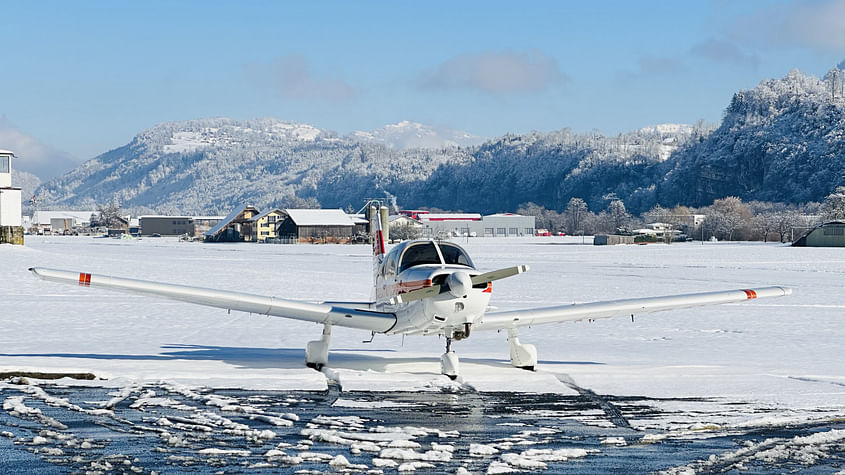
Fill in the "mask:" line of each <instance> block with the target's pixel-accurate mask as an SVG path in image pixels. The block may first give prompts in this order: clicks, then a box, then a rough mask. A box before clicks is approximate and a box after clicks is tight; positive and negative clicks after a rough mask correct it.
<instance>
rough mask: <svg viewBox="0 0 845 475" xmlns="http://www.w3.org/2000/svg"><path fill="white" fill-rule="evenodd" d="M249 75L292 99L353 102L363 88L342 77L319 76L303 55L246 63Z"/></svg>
mask: <svg viewBox="0 0 845 475" xmlns="http://www.w3.org/2000/svg"><path fill="white" fill-rule="evenodd" d="M245 70H246V73H247V75H248V76H250V77H251V78H253V79H254V80H255V81H256V82H258V83H259V84H261V85H263V86H265V87H269V88H271V89H273V90H274V91H276V92H277V93H279V94H280V95H281V96H282V97H286V98H290V99H319V100H324V101H326V102H330V103H343V102H349V101H351V100H353V99H355V98H356V97H358V95H360V92H361V91H360V89H359V88H357V87H355V86H353V85H351V84H350V83H348V82H347V81H345V80H344V79H342V78H340V77H333V76H328V75H326V76H323V77H319V76H317V75H315V74H314V73H312V71H311V63H310V62H309V61H308V59H307V58H305V57H304V56H302V55H286V56H282V57H280V58H278V59H276V60H275V61H273V62H272V63H270V64H263V63H250V64H247V65H245Z"/></svg>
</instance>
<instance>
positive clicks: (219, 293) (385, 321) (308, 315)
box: [29, 267, 396, 333]
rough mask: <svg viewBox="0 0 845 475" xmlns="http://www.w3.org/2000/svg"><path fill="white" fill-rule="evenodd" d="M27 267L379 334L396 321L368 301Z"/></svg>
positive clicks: (65, 278)
mask: <svg viewBox="0 0 845 475" xmlns="http://www.w3.org/2000/svg"><path fill="white" fill-rule="evenodd" d="M29 270H30V271H32V273H33V274H35V275H36V276H38V277H40V278H42V279H44V280H49V281H52V282H63V283H68V284H75V285H80V286H83V287H100V288H104V289H112V290H118V291H123V292H132V293H137V294H144V295H152V296H154V297H162V298H167V299H172V300H180V301H182V302H190V303H194V304H199V305H206V306H209V307H217V308H224V309H227V310H239V311H241V312H249V313H256V314H260V315H270V316H274V317H284V318H292V319H295V320H305V321H308V322H314V323H323V324H325V323H328V324H331V325H338V326H343V327H350V328H358V329H361V330H369V331H373V332H379V333H383V332H386V331H388V330H390V329H391V328H393V326H394V325H395V324H396V315H395V314H393V313H385V312H376V311H372V310H369V304H368V303H361V304H355V303H352V302H348V303H346V304H344V303H340V302H335V303H333V302H323V303H308V302H299V301H296V300H285V299H279V298H276V297H265V296H261V295H253V294H246V293H240V292H231V291H225V290H213V289H204V288H200V287H189V286H187V285H176V284H165V283H161V282H151V281H146V280H135V279H124V278H120V277H110V276H107V275H98V274H86V273H84V272H83V273H80V272H70V271H64V270H56V269H46V268H43V267H33V268H30V269H29Z"/></svg>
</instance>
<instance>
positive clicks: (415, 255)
mask: <svg viewBox="0 0 845 475" xmlns="http://www.w3.org/2000/svg"><path fill="white" fill-rule="evenodd" d="M425 264H434V265H459V266H466V267H470V268H473V269H474V268H475V266H474V265H473V263H472V260H471V259H470V258H469V254H467V252H466V251H465V250H464V249H463V248H462V247H461V246H458V245H457V244H453V243H451V242H442V241H441V242H435V241H407V242H403V243H402V244H399V245H398V246H396V247H394V248H393V249H391V250H390V253H388V254H387V256H386V258H385V263H384V274H385V275H395V274H397V273H401V272H403V271H405V270H407V269H410V268H411V267H416V266H420V265H425Z"/></svg>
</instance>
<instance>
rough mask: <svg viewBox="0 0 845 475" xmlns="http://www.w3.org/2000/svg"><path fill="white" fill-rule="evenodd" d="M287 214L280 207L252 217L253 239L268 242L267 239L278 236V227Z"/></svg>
mask: <svg viewBox="0 0 845 475" xmlns="http://www.w3.org/2000/svg"><path fill="white" fill-rule="evenodd" d="M286 216H287V215H286V214H285V212H284V211H282V210H280V209H278V208H274V209H271V210H269V211H265V212H263V213H261V214H257V215H255V216H253V217H252V218H251V219H250V222H251V223H252V241H254V242H266V241H267V240H270V239H276V238H278V237H279V236H278V234H276V227H277V226H278V223H280V222H282V221H283V220H284V219H285V217H286Z"/></svg>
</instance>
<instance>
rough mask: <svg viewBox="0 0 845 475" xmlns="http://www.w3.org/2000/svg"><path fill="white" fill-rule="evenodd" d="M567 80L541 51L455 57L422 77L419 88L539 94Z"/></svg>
mask: <svg viewBox="0 0 845 475" xmlns="http://www.w3.org/2000/svg"><path fill="white" fill-rule="evenodd" d="M566 79H567V76H566V74H564V73H563V72H562V71H561V70H560V68H559V67H558V64H557V61H556V60H555V59H554V58H553V57H551V56H549V55H547V54H545V53H543V52H541V51H536V50H534V51H528V52H521V53H520V52H515V51H503V52H485V53H480V54H465V55H459V56H455V57H454V58H451V59H449V60H446V61H445V62H443V63H442V64H440V65H439V66H438V67H437V68H435V69H434V70H432V71H428V72H426V73H423V75H422V76H421V77H420V79H419V82H418V85H419V87H420V88H421V89H424V90H449V89H472V90H477V91H481V92H484V93H488V94H494V95H498V94H509V93H521V92H542V91H545V90H547V89H549V88H552V87H554V86H556V85H558V84H560V83H562V82H564V81H566Z"/></svg>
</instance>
